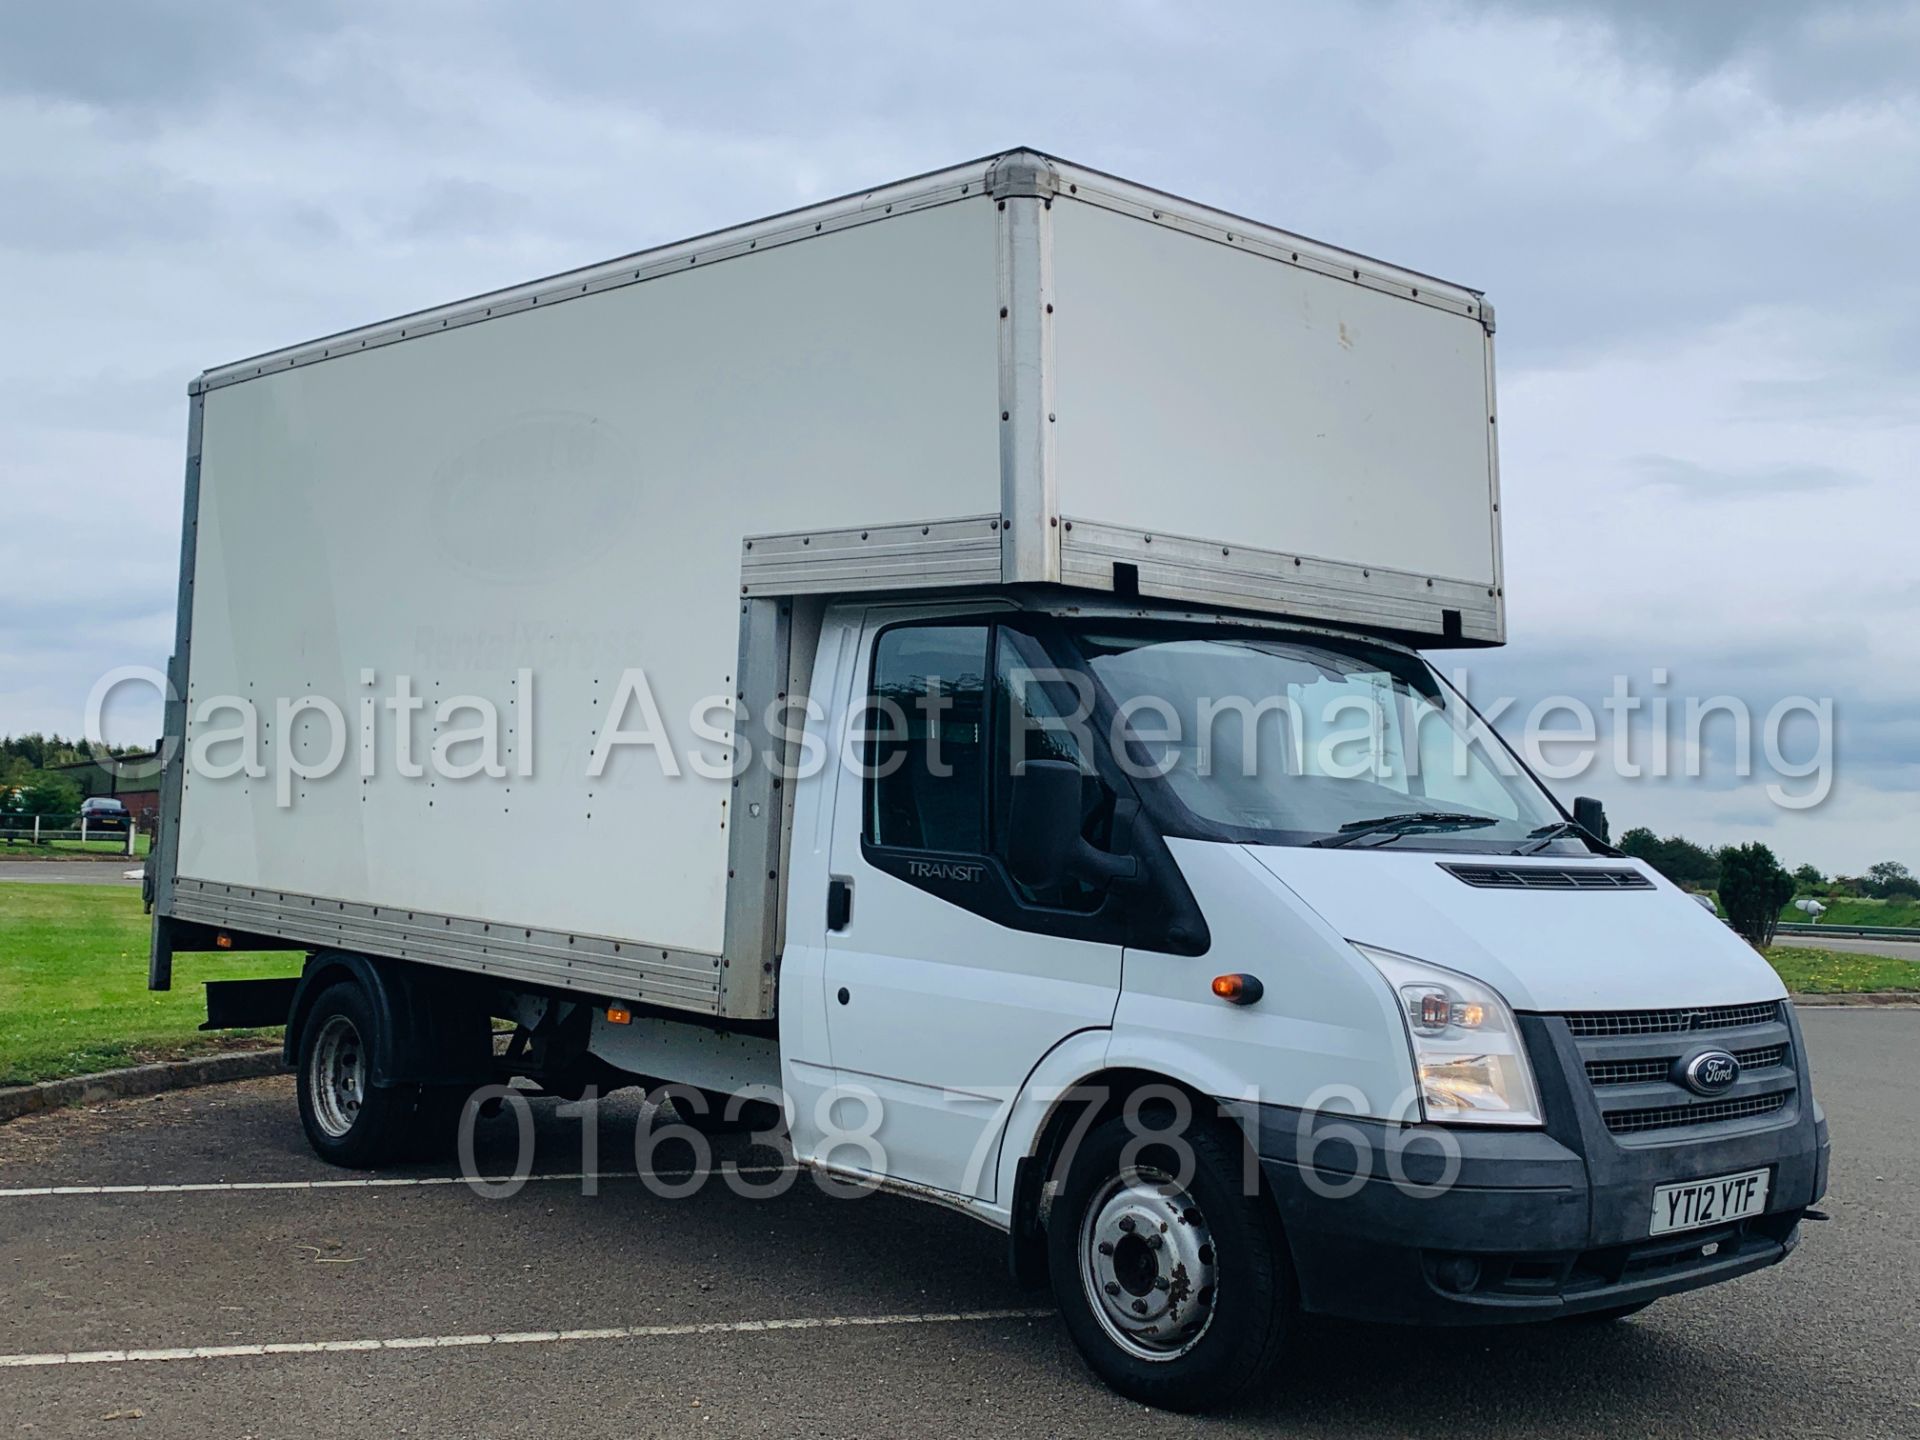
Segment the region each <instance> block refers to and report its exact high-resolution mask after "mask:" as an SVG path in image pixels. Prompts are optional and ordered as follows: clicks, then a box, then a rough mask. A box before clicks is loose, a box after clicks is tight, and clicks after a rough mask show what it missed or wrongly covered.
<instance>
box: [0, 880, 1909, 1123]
mask: <svg viewBox="0 0 1920 1440" xmlns="http://www.w3.org/2000/svg"><path fill="white" fill-rule="evenodd" d="M148 926H149V922H148V920H147V917H146V916H145V915H144V914H143V913H142V912H141V909H140V895H139V892H138V891H137V890H136V889H135V888H134V887H132V886H127V887H125V888H121V887H119V886H107V885H25V884H20V885H10V884H6V883H3V882H0V1085H23V1084H28V1083H31V1082H32V1081H35V1080H54V1079H58V1078H60V1077H62V1076H66V1075H84V1074H88V1073H90V1072H92V1071H96V1070H111V1069H114V1068H116V1067H118V1066H122V1065H135V1064H139V1063H141V1062H142V1061H146V1060H156V1059H172V1058H176V1057H179V1056H183V1055H192V1054H201V1053H205V1052H208V1051H212V1050H219V1049H226V1048H232V1047H233V1046H234V1045H235V1044H236V1043H242V1044H250V1045H258V1044H260V1043H262V1037H267V1036H275V1035H277V1034H278V1033H279V1032H278V1031H272V1030H249V1031H223V1032H220V1033H218V1034H202V1033H200V1032H199V1031H198V1029H197V1028H196V1027H198V1025H199V1024H200V1022H201V1020H202V1019H204V1018H205V1016H206V1009H205V1001H204V999H203V996H202V992H201V989H200V982H201V981H203V980H227V979H246V978H251V977H257V976H266V975H294V974H298V973H299V969H300V963H301V957H300V955H299V954H298V953H297V952H292V951H270V952H266V953H263V954H229V953H225V952H216V953H211V954H184V955H179V956H176V957H175V959H174V977H173V984H174V988H173V989H172V990H169V991H165V992H162V993H157V994H156V993H155V992H153V991H150V990H148V989H147V941H148ZM1767 959H1768V960H1770V961H1771V962H1772V963H1773V968H1774V969H1775V970H1777V971H1779V972H1780V976H1781V978H1782V979H1784V980H1785V981H1786V983H1787V988H1788V989H1789V990H1792V991H1795V992H1797V993H1800V994H1816V995H1818V994H1834V993H1839V992H1864V991H1914V992H1920V963H1916V962H1914V961H1911V960H1902V959H1898V958H1896V957H1894V956H1888V955H1854V954H1846V953H1843V952H1840V951H1835V950H1815V949H1809V948H1806V947H1801V946H1794V945H1776V946H1774V948H1773V949H1771V950H1769V951H1768V952H1767Z"/></svg>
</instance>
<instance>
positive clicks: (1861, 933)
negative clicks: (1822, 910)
mask: <svg viewBox="0 0 1920 1440" xmlns="http://www.w3.org/2000/svg"><path fill="white" fill-rule="evenodd" d="M1774 934H1776V935H1851V936H1854V937H1856V938H1857V939H1861V940H1913V941H1916V942H1920V927H1915V926H1912V925H1802V924H1800V923H1799V922H1797V921H1796V922H1795V923H1793V924H1791V925H1789V924H1787V923H1786V922H1784V921H1783V922H1781V923H1780V924H1779V925H1776V926H1774Z"/></svg>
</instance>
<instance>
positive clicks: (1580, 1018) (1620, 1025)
mask: <svg viewBox="0 0 1920 1440" xmlns="http://www.w3.org/2000/svg"><path fill="white" fill-rule="evenodd" d="M1561 1018H1562V1019H1564V1020H1565V1021H1566V1022H1567V1028H1568V1029H1569V1030H1571V1031H1572V1032H1573V1037H1574V1039H1576V1040H1592V1039H1601V1038H1604V1037H1607V1036H1614V1035H1677V1034H1685V1033H1688V1032H1691V1031H1696V1030H1727V1029H1731V1028H1733V1027H1734V1026H1736V1025H1769V1024H1773V1023H1774V1022H1776V1021H1778V1020H1779V1018H1780V1002H1779V1001H1777V1000H1769V1001H1767V1002H1766V1003H1765V1004H1761V1005H1717V1006H1712V1007H1710V1008H1708V1009H1704V1010H1586V1011H1580V1012H1577V1013H1575V1014H1572V1015H1565V1016H1562V1017H1561Z"/></svg>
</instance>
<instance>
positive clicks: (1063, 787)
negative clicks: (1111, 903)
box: [1007, 760, 1140, 890]
mask: <svg viewBox="0 0 1920 1440" xmlns="http://www.w3.org/2000/svg"><path fill="white" fill-rule="evenodd" d="M1080 820H1081V815H1080V767H1079V766H1078V765H1075V764H1073V763H1071V762H1070V761H1066V760H1029V761H1027V762H1026V763H1025V764H1024V765H1023V766H1021V768H1020V769H1019V770H1018V771H1017V772H1016V773H1015V774H1014V777H1013V800H1012V803H1011V804H1010V805H1009V806H1008V809H1007V868H1008V869H1009V870H1011V871H1012V872H1013V878H1014V879H1016V880H1018V881H1019V882H1020V883H1021V884H1022V885H1027V886H1031V887H1032V888H1033V889H1035V890H1044V889H1048V888H1051V887H1052V886H1055V885H1059V884H1060V883H1062V882H1063V881H1066V880H1088V881H1102V880H1104V881H1113V880H1131V879H1133V878H1134V877H1135V875H1136V874H1137V873H1138V871H1139V868H1140V862H1139V861H1138V860H1136V859H1134V857H1133V856H1131V855H1109V854H1108V853H1106V852H1105V851H1104V850H1096V849H1095V848H1094V847H1093V846H1092V845H1090V844H1088V843H1087V841H1086V839H1085V837H1084V836H1082V835H1081V833H1080Z"/></svg>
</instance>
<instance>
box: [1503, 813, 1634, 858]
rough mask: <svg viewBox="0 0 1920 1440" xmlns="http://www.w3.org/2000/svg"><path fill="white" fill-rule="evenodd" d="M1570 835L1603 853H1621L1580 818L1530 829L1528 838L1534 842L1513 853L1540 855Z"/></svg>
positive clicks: (1558, 821)
mask: <svg viewBox="0 0 1920 1440" xmlns="http://www.w3.org/2000/svg"><path fill="white" fill-rule="evenodd" d="M1570 835H1577V836H1579V837H1580V838H1581V839H1582V840H1584V841H1586V842H1587V843H1588V844H1589V845H1591V846H1592V847H1593V848H1594V849H1596V850H1598V851H1599V852H1600V853H1601V854H1602V855H1618V854H1619V853H1620V852H1619V851H1618V850H1616V849H1614V848H1613V846H1611V845H1609V844H1607V842H1606V841H1604V840H1602V839H1601V838H1600V837H1599V836H1598V835H1596V834H1594V833H1593V832H1592V831H1591V830H1589V829H1587V827H1586V826H1584V825H1582V824H1581V823H1580V822H1579V821H1578V820H1555V821H1554V822H1553V823H1552V824H1551V825H1542V826H1541V827H1540V828H1539V829H1538V830H1529V831H1528V832H1527V839H1529V840H1531V841H1533V842H1534V843H1533V844H1531V845H1527V846H1523V847H1522V848H1521V849H1519V850H1516V851H1514V852H1513V853H1514V854H1516V855H1538V854H1539V853H1540V852H1541V851H1542V850H1544V849H1546V848H1547V846H1549V845H1551V844H1552V843H1553V842H1554V841H1556V840H1565V839H1566V838H1567V837H1568V836H1570Z"/></svg>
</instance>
